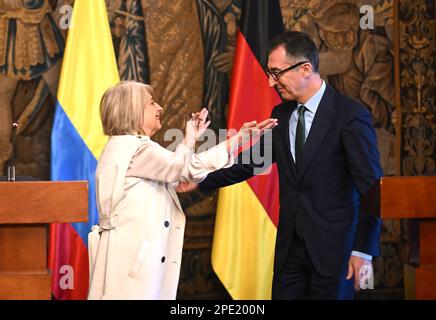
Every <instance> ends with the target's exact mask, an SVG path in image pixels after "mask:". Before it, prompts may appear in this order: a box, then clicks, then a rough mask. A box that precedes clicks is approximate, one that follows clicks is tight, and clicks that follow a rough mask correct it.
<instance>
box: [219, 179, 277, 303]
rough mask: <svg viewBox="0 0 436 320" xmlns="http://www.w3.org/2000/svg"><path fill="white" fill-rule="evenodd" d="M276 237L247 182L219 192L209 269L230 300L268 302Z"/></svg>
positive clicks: (272, 226)
mask: <svg viewBox="0 0 436 320" xmlns="http://www.w3.org/2000/svg"><path fill="white" fill-rule="evenodd" d="M276 233H277V229H276V227H275V225H274V224H273V223H272V221H271V219H270V218H269V216H268V214H267V212H266V211H265V209H264V208H263V206H262V204H261V203H260V201H259V200H258V198H257V197H256V195H255V194H254V192H253V190H252V189H251V188H250V186H249V184H248V183H247V182H242V183H239V184H236V185H233V186H229V187H226V188H222V189H220V191H219V196H218V206H217V215H216V222H215V232H214V239H213V246H212V267H213V269H214V270H215V272H216V274H217V275H218V277H219V278H220V280H221V282H222V283H223V284H224V286H225V287H226V289H227V290H228V292H229V293H230V295H231V296H232V298H233V299H236V300H240V299H271V286H272V274H273V263H274V247H275V239H276Z"/></svg>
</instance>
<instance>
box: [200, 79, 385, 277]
mask: <svg viewBox="0 0 436 320" xmlns="http://www.w3.org/2000/svg"><path fill="white" fill-rule="evenodd" d="M296 106H297V103H296V102H295V101H291V102H284V103H282V104H280V105H278V106H276V107H275V108H274V109H273V111H272V115H271V117H272V118H277V119H278V126H277V127H276V128H274V130H273V133H272V146H271V145H268V144H267V143H266V142H264V141H263V140H261V147H262V148H268V147H272V154H273V159H272V161H273V162H276V163H277V167H278V174H279V185H280V216H279V223H278V227H277V240H276V248H275V260H274V272H276V273H277V272H280V271H281V270H282V268H283V265H284V263H285V261H286V257H287V254H288V252H289V249H290V246H291V242H292V238H293V232H294V229H295V228H294V227H295V222H296V217H297V215H298V216H299V219H301V220H300V222H301V223H300V224H299V225H300V226H301V228H300V229H302V233H303V237H304V240H305V242H306V246H307V249H308V252H309V255H310V256H311V259H312V261H313V263H314V265H315V268H316V269H317V271H318V272H319V273H321V274H322V275H324V276H338V275H340V274H344V273H346V271H347V267H348V260H349V258H350V254H351V251H352V250H356V251H360V252H363V253H367V254H369V255H372V256H377V255H378V254H379V243H378V242H379V237H380V225H381V221H380V219H379V218H378V217H375V216H373V215H371V214H370V213H368V212H364V211H363V209H362V208H361V207H360V203H359V199H360V195H362V194H364V193H365V192H366V191H368V189H369V188H370V187H371V186H372V185H373V184H374V183H375V182H376V181H377V180H378V178H380V177H381V176H382V170H381V167H380V159H379V157H380V156H379V152H378V149H377V140H376V135H375V131H374V129H373V126H372V121H371V115H370V113H369V112H368V110H367V109H366V108H365V107H364V106H362V105H361V104H359V103H358V102H356V101H354V100H352V99H350V98H348V97H345V96H343V95H342V94H340V93H338V92H336V91H335V90H334V89H333V88H332V87H330V86H328V85H327V87H326V90H325V92H324V95H323V97H322V99H321V102H320V104H319V106H318V110H317V112H316V115H315V118H314V120H313V123H312V127H311V130H310V132H309V136H308V137H307V140H306V143H305V146H304V151H303V158H302V162H301V163H302V165H301V166H299V167H298V168H297V167H296V166H295V163H294V160H293V158H292V155H291V151H290V146H289V119H290V117H291V113H292V111H293V110H294V108H296ZM240 158H241V157H240ZM254 168H255V165H254V164H253V163H249V164H242V163H241V162H240V161H238V164H235V165H233V166H232V167H230V168H226V169H221V170H218V171H216V172H213V173H210V174H209V175H208V177H207V178H206V179H205V180H204V181H203V182H202V183H200V186H199V188H200V190H204V191H208V190H211V189H216V188H219V187H223V186H227V185H230V184H234V183H238V182H241V181H244V180H246V179H248V178H250V177H251V176H253V170H254Z"/></svg>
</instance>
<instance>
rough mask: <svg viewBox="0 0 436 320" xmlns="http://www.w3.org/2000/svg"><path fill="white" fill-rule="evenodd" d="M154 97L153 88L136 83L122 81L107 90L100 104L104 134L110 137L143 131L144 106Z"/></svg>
mask: <svg viewBox="0 0 436 320" xmlns="http://www.w3.org/2000/svg"><path fill="white" fill-rule="evenodd" d="M152 97H153V88H152V87H151V86H149V85H147V84H144V83H140V82H136V81H121V82H120V83H118V84H116V85H115V86H113V87H111V88H109V89H108V90H106V92H105V93H104V94H103V97H102V98H101V102H100V118H101V123H102V125H103V132H104V134H105V135H108V136H117V135H125V134H137V133H139V132H140V131H141V125H142V120H143V118H144V106H145V104H146V103H147V102H148V101H150V100H151V99H152Z"/></svg>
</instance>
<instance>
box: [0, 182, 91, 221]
mask: <svg viewBox="0 0 436 320" xmlns="http://www.w3.org/2000/svg"><path fill="white" fill-rule="evenodd" d="M87 220H88V182H87V181H23V182H18V181H15V182H0V224H10V223H51V222H86V221H87Z"/></svg>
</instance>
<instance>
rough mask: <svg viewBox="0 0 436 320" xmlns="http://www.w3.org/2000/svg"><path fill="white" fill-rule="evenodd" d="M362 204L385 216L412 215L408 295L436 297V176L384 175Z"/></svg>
mask: <svg viewBox="0 0 436 320" xmlns="http://www.w3.org/2000/svg"><path fill="white" fill-rule="evenodd" d="M362 206H363V207H364V209H366V210H369V212H375V213H379V214H380V216H381V217H382V218H383V219H412V220H411V221H410V229H411V236H410V259H409V263H407V264H405V267H404V286H405V295H406V299H436V176H414V177H383V178H381V179H380V180H379V183H377V184H376V185H375V186H374V187H373V188H372V189H371V190H370V191H369V192H368V193H367V194H366V195H365V196H364V197H363V198H362Z"/></svg>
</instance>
